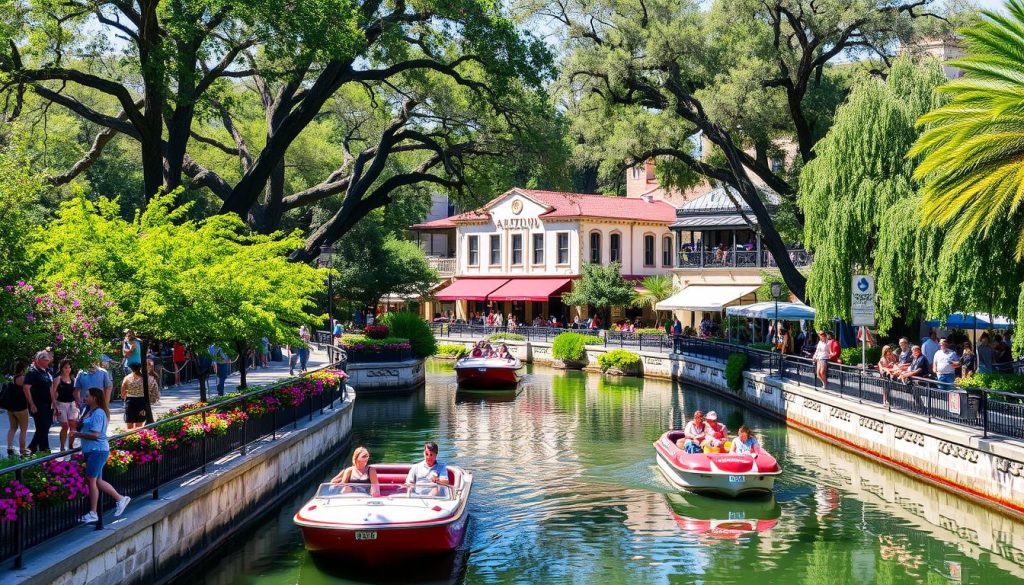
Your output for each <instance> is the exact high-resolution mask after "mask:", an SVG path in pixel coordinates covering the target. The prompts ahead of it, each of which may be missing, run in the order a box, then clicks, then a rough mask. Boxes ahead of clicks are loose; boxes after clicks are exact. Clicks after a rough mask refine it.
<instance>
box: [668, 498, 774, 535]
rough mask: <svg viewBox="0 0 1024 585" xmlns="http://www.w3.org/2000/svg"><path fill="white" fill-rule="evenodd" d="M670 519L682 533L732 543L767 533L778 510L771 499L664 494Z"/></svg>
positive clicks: (772, 526)
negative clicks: (725, 540) (745, 537)
mask: <svg viewBox="0 0 1024 585" xmlns="http://www.w3.org/2000/svg"><path fill="white" fill-rule="evenodd" d="M665 498H666V500H667V501H668V505H669V509H670V510H671V512H672V518H673V519H674V520H675V521H676V524H677V525H678V526H679V528H681V529H682V530H684V531H686V532H688V533H690V534H694V535H699V536H702V537H706V538H713V539H732V538H739V537H741V536H746V535H749V534H752V533H754V532H764V531H766V530H771V529H772V528H774V527H775V526H776V525H777V524H778V523H779V516H780V515H781V514H782V508H781V507H780V506H779V505H778V504H777V503H776V502H775V498H758V499H753V500H749V499H744V500H732V499H729V500H726V499H722V498H709V497H705V496H701V495H697V494H691V493H687V492H681V493H673V494H665Z"/></svg>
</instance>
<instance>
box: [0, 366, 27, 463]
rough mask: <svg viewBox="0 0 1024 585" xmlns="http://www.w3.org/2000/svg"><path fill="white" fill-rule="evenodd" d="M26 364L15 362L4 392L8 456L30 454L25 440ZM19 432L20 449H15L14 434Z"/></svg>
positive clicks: (3, 405) (0, 405)
mask: <svg viewBox="0 0 1024 585" xmlns="http://www.w3.org/2000/svg"><path fill="white" fill-rule="evenodd" d="M26 367H27V366H26V364H25V362H24V361H20V362H17V363H15V364H14V370H13V371H12V372H11V374H12V380H11V382H10V383H9V384H8V385H7V388H5V389H4V392H3V398H4V400H3V402H4V403H3V404H0V407H3V408H5V409H6V410H7V424H8V427H7V456H8V457H14V456H16V455H22V456H24V455H28V454H29V451H28V448H26V447H25V441H27V440H28V439H27V438H26V435H27V434H28V399H27V398H26V397H25V390H24V386H25V369H26ZM17 433H20V434H18V450H17V451H15V450H14V435H15V434H17Z"/></svg>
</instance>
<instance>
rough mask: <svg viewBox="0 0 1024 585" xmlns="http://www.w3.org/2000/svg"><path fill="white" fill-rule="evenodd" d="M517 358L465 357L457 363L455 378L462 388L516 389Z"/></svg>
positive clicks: (519, 365)
mask: <svg viewBox="0 0 1024 585" xmlns="http://www.w3.org/2000/svg"><path fill="white" fill-rule="evenodd" d="M521 367H523V364H522V363H521V362H520V361H519V359H517V358H511V359H506V358H480V357H464V358H462V359H460V360H459V361H457V362H455V377H456V379H457V380H458V382H459V387H460V388H471V389H479V390H492V389H493V390H499V389H508V388H515V387H516V384H518V383H519V373H518V371H519V368H521Z"/></svg>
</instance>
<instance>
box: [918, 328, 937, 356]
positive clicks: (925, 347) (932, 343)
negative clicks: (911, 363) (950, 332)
mask: <svg viewBox="0 0 1024 585" xmlns="http://www.w3.org/2000/svg"><path fill="white" fill-rule="evenodd" d="M937 351H939V335H938V334H937V333H935V330H934V329H932V331H931V333H929V334H928V339H925V340H924V341H923V342H921V353H922V354H924V357H926V358H928V363H929V364H930V363H933V362H934V361H935V352H937Z"/></svg>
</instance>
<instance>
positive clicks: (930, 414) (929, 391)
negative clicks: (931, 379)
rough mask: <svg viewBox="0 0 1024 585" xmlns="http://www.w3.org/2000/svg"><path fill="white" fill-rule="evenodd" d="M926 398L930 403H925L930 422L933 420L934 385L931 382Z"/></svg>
mask: <svg viewBox="0 0 1024 585" xmlns="http://www.w3.org/2000/svg"><path fill="white" fill-rule="evenodd" d="M925 400H927V401H928V404H926V405H925V408H926V409H927V411H928V422H929V423H930V422H932V385H931V384H928V386H927V394H926V398H925Z"/></svg>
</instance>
